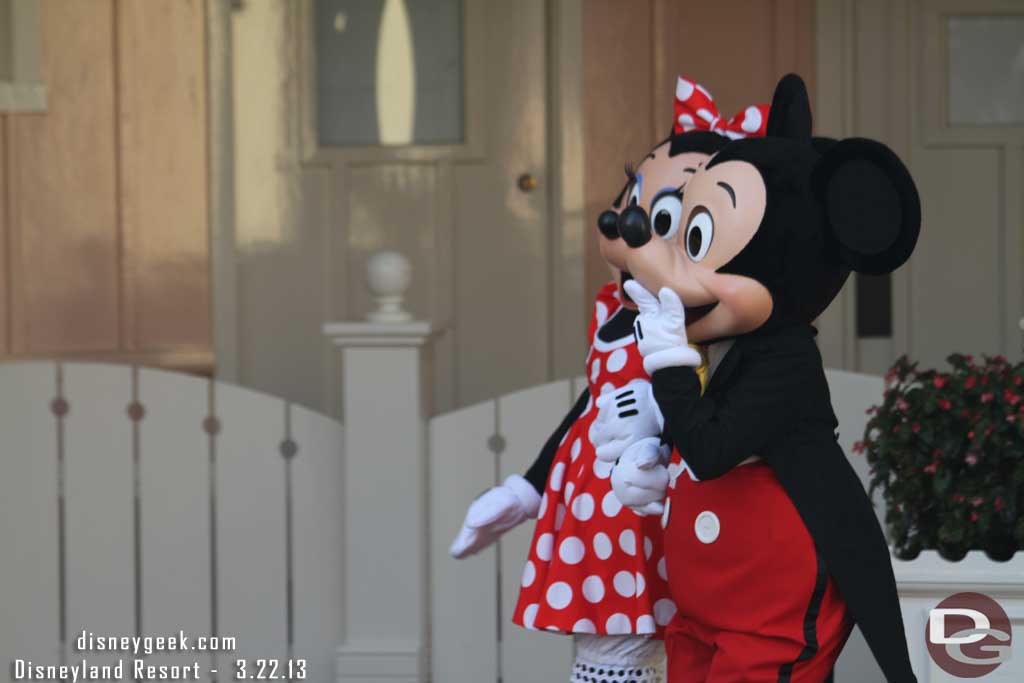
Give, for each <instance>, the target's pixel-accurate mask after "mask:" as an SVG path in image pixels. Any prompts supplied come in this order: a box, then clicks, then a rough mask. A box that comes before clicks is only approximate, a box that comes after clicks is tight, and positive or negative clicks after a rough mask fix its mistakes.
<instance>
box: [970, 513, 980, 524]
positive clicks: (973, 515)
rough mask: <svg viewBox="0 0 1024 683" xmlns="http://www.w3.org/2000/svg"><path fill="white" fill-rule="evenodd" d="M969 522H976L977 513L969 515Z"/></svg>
mask: <svg viewBox="0 0 1024 683" xmlns="http://www.w3.org/2000/svg"><path fill="white" fill-rule="evenodd" d="M971 521H972V522H977V521H978V513H977V512H972V513H971Z"/></svg>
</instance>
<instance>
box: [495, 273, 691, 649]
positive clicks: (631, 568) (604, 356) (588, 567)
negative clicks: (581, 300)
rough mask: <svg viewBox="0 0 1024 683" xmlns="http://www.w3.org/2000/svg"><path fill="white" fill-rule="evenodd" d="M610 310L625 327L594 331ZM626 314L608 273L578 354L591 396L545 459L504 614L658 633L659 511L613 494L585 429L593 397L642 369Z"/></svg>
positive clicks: (580, 627) (663, 602)
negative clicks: (526, 550)
mask: <svg viewBox="0 0 1024 683" xmlns="http://www.w3.org/2000/svg"><path fill="white" fill-rule="evenodd" d="M615 316H629V317H630V324H627V325H622V326H619V325H616V326H615V327H616V328H617V329H625V330H629V333H628V335H627V336H624V337H622V338H621V339H617V340H615V341H610V342H609V341H606V340H603V339H600V338H598V336H597V331H598V328H599V327H601V326H603V325H604V324H605V323H606V322H608V321H611V320H612V319H613V318H614V317H615ZM634 316H635V312H633V311H630V310H629V309H626V308H624V307H623V306H622V303H621V301H620V300H619V294H618V287H617V285H616V283H614V282H611V283H609V284H607V285H606V286H605V287H604V288H602V289H601V291H600V292H599V293H598V296H597V302H596V304H595V310H594V315H593V318H592V319H591V322H590V329H589V337H590V342H591V347H590V353H589V354H588V355H587V364H586V371H587V378H588V383H589V385H590V396H591V398H590V400H589V401H588V402H587V407H586V409H585V410H584V411H583V414H582V415H580V417H579V418H578V419H577V420H576V422H575V423H573V425H572V426H571V427H570V428H569V430H568V431H567V432H566V435H565V438H564V439H563V440H562V443H561V445H560V446H559V448H558V451H557V452H556V453H555V457H554V460H553V462H552V466H551V473H550V475H549V476H548V481H547V486H546V487H545V491H544V495H543V497H542V498H541V504H540V511H539V512H538V516H537V526H536V529H535V531H534V535H533V542H532V543H531V545H530V554H529V559H528V560H527V562H526V567H525V568H524V569H523V577H522V589H521V590H520V592H519V602H518V604H517V605H516V609H515V614H514V615H513V622H514V623H516V624H518V625H520V626H524V627H526V628H529V629H534V630H549V631H559V632H562V633H588V634H597V635H626V634H639V635H656V636H658V637H661V635H662V633H663V630H664V626H665V625H666V624H667V623H668V622H669V620H670V619H671V618H672V616H673V615H674V614H675V612H676V606H675V603H673V602H672V600H671V598H670V597H669V591H668V587H667V585H666V583H665V576H666V574H665V559H664V552H663V550H662V541H661V537H662V529H661V523H660V519H659V518H658V517H656V516H649V517H640V516H638V515H636V514H635V513H633V511H632V510H630V509H628V508H624V507H623V506H622V504H621V503H619V501H618V499H617V498H616V497H615V494H614V493H613V492H612V487H611V479H610V475H611V470H612V465H611V464H610V463H605V462H602V461H600V460H597V458H596V457H595V454H594V446H593V444H591V442H590V439H589V438H588V432H589V430H590V425H591V424H592V423H593V422H594V420H595V419H596V418H597V413H598V411H597V409H596V408H595V407H594V397H595V396H600V395H601V393H603V392H605V391H610V390H612V389H617V388H619V387H622V386H624V385H625V384H627V383H628V382H629V381H631V380H634V379H637V378H645V379H646V378H647V375H646V374H645V373H644V369H643V358H642V357H641V356H640V352H639V351H637V348H636V342H635V340H634V339H633V335H632V324H631V321H632V318H633V317H634ZM617 322H621V321H617Z"/></svg>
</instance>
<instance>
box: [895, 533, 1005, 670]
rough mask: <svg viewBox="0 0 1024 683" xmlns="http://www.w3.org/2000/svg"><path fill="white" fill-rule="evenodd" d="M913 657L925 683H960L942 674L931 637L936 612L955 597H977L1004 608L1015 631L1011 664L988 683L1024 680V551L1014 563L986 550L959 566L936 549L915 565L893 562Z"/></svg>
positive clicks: (904, 561) (924, 554) (903, 561)
mask: <svg viewBox="0 0 1024 683" xmlns="http://www.w3.org/2000/svg"><path fill="white" fill-rule="evenodd" d="M893 570H894V572H895V574H896V584H897V586H898V588H899V594H900V603H901V605H902V608H903V621H904V625H905V627H906V630H907V643H908V645H909V647H910V657H911V661H912V662H913V665H914V671H915V673H917V676H918V681H919V682H920V683H934V682H936V681H960V680H963V679H961V678H956V677H954V676H951V675H950V674H948V673H946V672H944V671H943V670H942V669H940V668H939V667H938V666H937V665H936V664H935V663H934V662H933V661H932V659H931V657H930V656H929V654H928V649H927V647H926V643H925V637H926V636H925V632H926V628H927V624H928V615H929V613H930V611H931V610H932V608H934V607H935V606H936V605H938V603H940V602H942V601H943V600H944V599H946V598H948V597H949V596H951V595H953V594H955V593H963V592H976V593H982V594H984V595H987V596H989V597H990V598H992V599H993V600H995V601H996V602H998V603H999V604H1000V606H1002V608H1003V609H1004V610H1005V611H1006V613H1007V616H1009V618H1010V622H1011V624H1012V626H1013V630H1014V632H1013V649H1012V657H1011V659H1010V661H1008V662H1006V663H1004V664H1003V665H1002V666H1000V667H999V668H998V669H996V670H995V671H994V672H992V673H991V674H989V675H988V676H985V677H984V678H982V679H978V680H985V681H1007V682H1009V681H1013V682H1014V683H1019V682H1020V681H1024V552H1018V553H1017V554H1016V555H1015V556H1014V557H1013V559H1011V560H1010V561H1008V562H995V561H993V560H991V559H989V558H988V556H987V555H985V553H983V552H981V551H972V552H969V553H968V554H967V556H966V557H964V559H963V560H960V561H959V562H950V561H949V560H946V559H944V558H942V557H941V556H940V555H939V554H938V553H937V552H936V551H934V550H926V551H924V552H922V553H921V554H920V555H919V556H918V557H917V558H916V559H913V560H898V559H894V560H893Z"/></svg>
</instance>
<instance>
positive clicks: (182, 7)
mask: <svg viewBox="0 0 1024 683" xmlns="http://www.w3.org/2000/svg"><path fill="white" fill-rule="evenodd" d="M117 11H118V17H117V19H118V23H119V26H118V36H119V44H118V51H117V56H118V63H117V69H118V81H119V91H120V92H119V105H120V111H119V114H120V122H121V127H120V131H121V135H120V140H119V143H120V145H119V149H120V154H121V170H122V172H121V198H122V224H123V236H124V241H123V250H122V253H123V263H124V295H125V297H124V301H125V309H124V314H125V315H124V318H123V321H122V325H123V328H124V338H125V341H126V345H127V346H129V347H131V346H135V347H137V348H166V347H181V346H197V347H204V348H209V347H210V345H211V343H212V330H211V321H210V306H209V302H210V268H209V233H208V225H207V187H208V183H207V173H206V79H205V74H206V61H205V60H206V51H205V35H204V20H205V8H204V5H203V3H202V2H201V1H200V0H147V2H121V3H118V5H117Z"/></svg>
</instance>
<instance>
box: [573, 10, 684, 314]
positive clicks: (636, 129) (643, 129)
mask: <svg viewBox="0 0 1024 683" xmlns="http://www.w3.org/2000/svg"><path fill="white" fill-rule="evenodd" d="M651 13H652V3H651V2H650V1H648V0H637V1H634V2H628V3H626V2H619V1H618V0H596V1H595V0H587V3H586V5H585V7H584V12H583V97H584V106H583V112H584V118H583V126H584V128H583V130H584V139H585V141H586V142H585V144H584V153H585V155H586V165H585V169H584V187H585V188H586V190H585V192H586V219H585V220H584V223H583V229H584V235H585V244H586V248H585V250H584V258H585V260H586V267H585V271H584V281H585V286H584V288H583V294H584V299H585V300H584V301H582V302H580V304H581V306H583V307H584V309H585V310H586V311H587V313H588V314H589V312H590V310H591V304H592V303H593V300H594V296H595V295H596V294H597V290H598V289H599V288H600V287H601V285H603V284H604V283H605V282H607V281H608V278H609V274H608V267H607V266H606V265H605V263H604V261H603V260H602V259H601V255H600V253H599V252H598V250H597V227H596V226H597V217H598V215H599V214H600V213H601V212H602V211H604V210H605V209H608V208H610V207H611V203H612V200H613V199H615V197H616V195H618V193H619V190H621V189H622V186H623V185H624V184H625V182H626V178H625V176H624V175H623V172H622V171H623V166H624V165H625V164H626V162H630V163H634V164H635V163H638V162H639V161H640V159H642V158H643V155H644V154H646V153H647V152H648V151H649V150H650V148H651V146H652V144H654V143H655V142H657V139H660V138H659V137H658V136H659V135H660V136H662V137H664V135H663V133H661V132H660V131H655V130H654V129H653V127H652V125H651V124H652V121H651V111H652V106H653V104H652V103H653V99H654V96H653V91H652V82H653V78H652V76H651V72H652V70H653V68H654V55H653V51H652V50H651V48H650V45H651V18H652V15H651ZM669 87H671V88H674V86H669ZM669 117H670V118H671V114H669ZM587 319H588V320H589V317H588V318H587Z"/></svg>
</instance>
